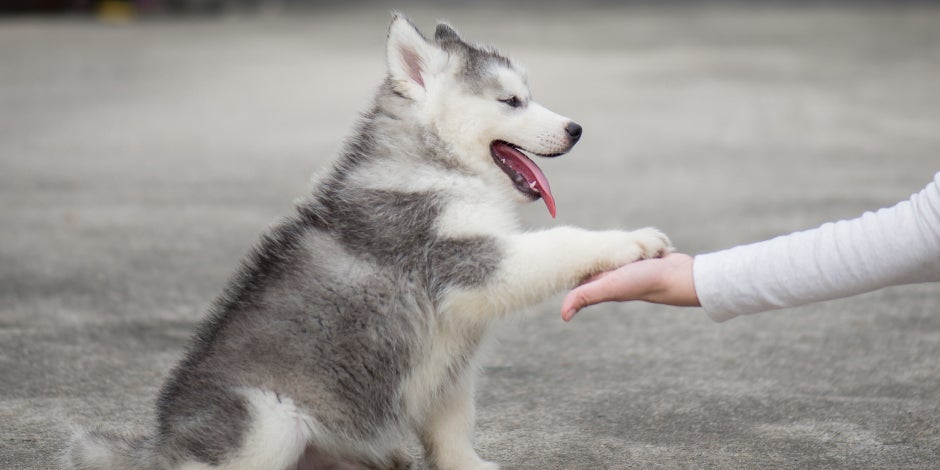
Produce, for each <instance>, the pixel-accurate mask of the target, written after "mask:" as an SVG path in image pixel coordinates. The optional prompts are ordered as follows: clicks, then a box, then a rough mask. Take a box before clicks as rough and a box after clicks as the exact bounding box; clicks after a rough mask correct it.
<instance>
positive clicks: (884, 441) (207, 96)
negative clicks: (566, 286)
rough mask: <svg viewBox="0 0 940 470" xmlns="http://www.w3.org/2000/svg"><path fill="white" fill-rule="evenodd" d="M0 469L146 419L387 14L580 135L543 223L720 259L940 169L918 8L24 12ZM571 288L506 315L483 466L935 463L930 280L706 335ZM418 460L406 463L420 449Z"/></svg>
mask: <svg viewBox="0 0 940 470" xmlns="http://www.w3.org/2000/svg"><path fill="white" fill-rule="evenodd" d="M0 5H2V7H3V8H2V11H3V12H5V13H6V14H7V16H3V17H0V468H3V469H7V468H10V469H45V468H55V464H54V459H55V456H56V455H57V453H58V452H59V450H60V449H61V447H62V445H63V442H64V441H65V439H66V437H67V435H68V433H69V429H70V427H71V426H73V425H76V424H86V425H87V424H101V425H103V426H104V427H106V428H113V429H125V430H128V431H142V430H145V429H146V428H147V426H149V425H150V423H152V419H153V416H152V406H153V402H154V399H155V394H156V392H157V390H158V387H159V386H160V384H161V381H162V380H163V377H165V375H166V374H167V372H168V370H169V369H170V368H171V367H172V366H173V365H174V363H175V362H176V361H177V360H178V359H179V358H180V355H181V353H182V348H183V347H184V345H185V343H186V341H187V338H188V335H189V334H190V332H191V330H192V328H193V326H194V325H195V323H196V322H197V321H198V320H199V318H200V317H201V315H202V314H203V312H204V311H205V309H206V307H207V306H208V304H209V303H210V302H211V301H212V299H213V298H214V297H215V296H216V295H217V294H218V293H219V292H220V290H221V288H222V286H223V285H224V283H225V281H226V279H227V277H228V276H229V274H230V273H231V272H232V270H233V269H234V267H235V266H236V265H237V263H238V261H239V259H240V257H241V256H242V255H243V254H244V253H245V252H246V251H247V250H248V248H249V247H250V246H251V245H252V243H253V242H254V241H255V240H256V239H257V237H258V235H259V234H260V233H262V232H263V231H264V230H265V229H266V227H268V226H269V224H271V223H272V222H274V221H275V220H277V218H278V217H279V216H281V215H284V214H287V213H289V212H290V210H291V207H292V201H293V200H294V199H295V198H297V197H299V196H300V195H302V194H303V193H304V192H305V191H306V190H307V184H308V179H309V176H310V175H311V174H312V173H314V172H316V171H318V170H320V169H322V168H324V167H325V165H327V164H328V162H329V161H330V160H331V159H332V158H333V157H334V155H335V154H336V152H337V150H338V149H339V148H340V147H341V145H342V141H343V139H344V138H345V137H346V136H347V135H348V133H349V131H350V129H351V127H352V125H353V124H354V123H355V121H356V117H357V113H358V112H360V111H362V110H363V109H364V108H365V107H366V106H367V105H368V103H369V101H370V97H371V94H372V92H373V89H374V87H375V86H376V85H378V84H379V83H380V81H381V80H382V77H383V74H384V60H385V59H384V40H385V28H386V24H387V22H388V20H389V10H390V9H392V8H393V7H394V8H397V9H400V10H402V11H404V12H405V13H407V14H408V15H410V16H411V17H412V18H413V19H414V20H415V21H416V23H417V24H418V25H419V26H420V27H422V28H423V29H424V30H425V31H430V30H432V28H433V27H434V24H435V21H436V20H437V19H446V20H448V21H450V22H451V23H453V24H454V25H455V26H456V27H457V28H458V29H459V30H460V31H461V33H462V34H463V35H464V36H466V37H468V38H471V39H475V40H479V41H481V42H485V43H490V44H494V45H496V46H498V47H499V48H500V49H501V50H502V51H503V52H505V53H507V54H509V55H511V56H513V57H514V58H515V59H517V60H518V61H519V62H521V63H523V64H524V65H525V66H526V67H527V69H528V71H529V77H530V79H529V81H530V84H531V86H532V89H533V91H534V94H535V97H536V98H537V99H538V100H539V101H541V102H543V103H544V104H546V105H548V106H549V107H551V108H553V109H554V110H556V111H558V112H560V113H563V114H566V115H568V116H570V117H572V118H574V119H575V120H577V121H578V122H580V123H581V124H582V125H583V126H584V128H585V137H584V139H583V140H582V142H581V143H580V144H579V145H578V147H577V148H576V149H575V150H574V152H572V153H571V154H570V155H568V156H565V157H563V158H560V159H556V160H551V161H545V162H540V163H541V165H542V168H543V170H545V173H546V174H547V175H548V177H549V179H550V180H551V182H552V187H553V189H554V193H555V196H556V198H557V199H558V212H559V216H558V219H557V220H551V219H550V218H549V217H548V215H547V214H546V212H545V209H544V207H543V206H542V205H541V204H533V205H530V206H526V207H523V208H521V215H522V218H523V220H524V222H525V225H526V226H527V227H531V228H540V227H550V226H554V225H558V224H574V225H580V226H584V227H589V228H598V229H600V228H613V227H638V226H646V225H654V226H657V227H659V228H661V229H663V230H664V231H666V232H667V233H668V234H670V235H671V236H672V239H673V241H674V242H675V243H676V245H677V246H678V247H679V248H680V249H681V250H683V251H685V252H688V253H693V254H694V253H702V252H708V251H714V250H718V249H722V248H726V247H731V246H734V245H735V244H740V243H746V242H752V241H757V240H761V239H765V238H768V237H772V236H775V235H779V234H783V233H788V232H790V231H794V230H799V229H805V228H809V227H813V226H816V225H819V224H821V223H823V222H826V221H830V220H835V219H840V218H851V217H855V216H857V215H859V214H861V213H862V212H863V211H866V210H872V209H877V208H880V207H885V206H890V205H893V204H894V203H896V202H898V201H900V200H902V199H906V198H907V197H908V196H909V195H910V194H911V193H913V192H916V191H918V190H920V189H921V188H923V187H924V185H925V184H927V182H928V181H930V180H931V178H932V175H933V174H934V173H935V172H936V171H938V170H940V7H937V6H935V5H933V4H931V3H926V2H903V3H896V2H863V3H849V2H835V3H833V2H799V3H796V4H784V3H768V2H759V3H743V2H742V3H704V4H699V3H693V2H667V3H656V2H645V3H629V4H619V3H615V2H598V3H590V4H574V3H571V2H550V3H541V2H538V3H536V2H532V3H519V4H511V5H508V4H507V5H504V4H501V3H498V2H480V3H477V2H472V3H466V4H465V3H458V2H445V3H443V4H429V3H417V2H411V1H404V2H401V3H398V4H394V5H393V4H390V3H389V4H386V3H369V2H354V3H352V4H348V3H343V4H327V3H306V2H300V1H290V0H285V1H283V2H261V1H244V2H242V1H236V2H225V1H222V0H175V1H172V0H166V1H162V0H140V1H135V2H121V1H117V0H106V1H92V0H12V1H10V0H5V1H3V2H0ZM559 304H560V297H559V298H556V299H552V300H551V301H548V302H546V303H544V304H542V305H541V306H539V307H538V308H535V309H532V312H531V313H530V314H528V315H525V316H521V317H519V318H517V319H515V320H511V321H508V322H506V323H505V324H504V325H503V326H502V327H501V328H500V329H499V332H498V334H497V336H498V340H499V341H498V342H497V343H496V344H495V345H494V346H493V347H492V350H491V351H490V354H489V356H488V359H487V360H486V361H485V362H484V365H485V369H484V374H483V378H482V380H481V382H480V390H479V392H478V397H479V404H478V409H479V422H478V431H477V443H478V448H479V450H480V453H481V454H482V455H483V456H484V457H485V458H488V459H493V460H496V461H498V462H501V463H502V464H503V466H504V468H509V469H604V468H609V469H622V468H852V469H855V468H937V467H938V466H940V428H938V425H940V311H938V310H940V286H938V285H916V286H905V287H896V288H890V289H885V290H882V291H878V292H874V293H871V294H867V295H863V296H860V297H856V298H852V299H845V300H839V301H833V302H827V303H822V304H817V305H812V306H807V307H804V308H799V309H793V310H789V311H782V312H775V313H765V314H761V315H756V316H752V317H746V318H739V319H735V320H733V321H731V322H728V323H723V324H715V323H712V322H711V321H710V320H708V319H707V318H706V317H705V316H704V314H703V313H702V312H701V311H699V310H697V309H678V308H668V307H661V306H653V305H648V304H608V305H603V306H598V307H594V308H592V309H590V310H587V311H585V312H583V313H582V314H581V315H580V316H579V317H578V318H576V320H575V321H574V322H572V323H571V324H564V323H563V322H562V321H561V320H560V318H559V313H558V309H559ZM415 451H416V450H415Z"/></svg>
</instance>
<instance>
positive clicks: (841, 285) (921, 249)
mask: <svg viewBox="0 0 940 470" xmlns="http://www.w3.org/2000/svg"><path fill="white" fill-rule="evenodd" d="M692 270H693V276H694V281H695V290H696V293H697V294H698V298H699V301H700V302H701V304H702V307H704V308H705V312H706V313H707V314H708V316H709V317H711V318H712V320H715V321H718V322H721V321H725V320H729V319H731V318H734V317H736V316H738V315H745V314H750V313H757V312H762V311H765V310H773V309H778V308H785V307H795V306H798V305H803V304H807V303H810V302H816V301H821V300H830V299H835V298H840V297H847V296H850V295H855V294H861V293H863V292H868V291H872V290H875V289H878V288H881V287H886V286H893V285H899V284H911V283H918V282H932V281H940V173H937V174H936V175H934V181H933V182H931V183H930V184H928V185H927V187H926V188H924V189H923V190H922V191H920V192H919V193H916V194H914V195H913V196H911V198H910V199H908V200H906V201H903V202H901V203H899V204H897V205H896V206H893V207H890V208H886V209H881V210H879V211H877V212H866V213H865V214H863V215H862V216H861V217H859V218H857V219H852V220H843V221H839V222H834V223H827V224H824V225H822V226H820V227H818V228H815V229H812V230H806V231H803V232H796V233H792V234H790V235H784V236H781V237H777V238H774V239H772V240H767V241H763V242H759V243H754V244H751V245H743V246H738V247H735V248H731V249H727V250H723V251H718V252H714V253H708V254H704V255H699V256H696V257H695V261H694V263H693V269H692Z"/></svg>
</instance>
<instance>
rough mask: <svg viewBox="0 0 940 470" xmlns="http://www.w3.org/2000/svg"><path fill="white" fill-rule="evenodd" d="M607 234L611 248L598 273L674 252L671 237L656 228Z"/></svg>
mask: <svg viewBox="0 0 940 470" xmlns="http://www.w3.org/2000/svg"><path fill="white" fill-rule="evenodd" d="M605 233H607V234H608V236H609V237H610V239H609V240H607V243H608V245H607V246H609V247H610V248H608V249H607V252H606V253H607V254H606V255H605V256H604V257H603V259H602V262H601V264H602V266H598V268H599V269H598V271H606V270H609V269H614V268H619V267H621V266H623V265H625V264H630V263H632V262H634V261H638V260H641V259H647V258H659V257H661V256H664V255H666V254H667V253H669V252H671V251H673V248H672V243H670V242H669V237H667V236H666V235H664V234H663V233H662V232H660V231H659V230H656V229H655V228H642V229H639V230H634V231H632V232H620V231H614V232H605ZM592 274H593V273H592Z"/></svg>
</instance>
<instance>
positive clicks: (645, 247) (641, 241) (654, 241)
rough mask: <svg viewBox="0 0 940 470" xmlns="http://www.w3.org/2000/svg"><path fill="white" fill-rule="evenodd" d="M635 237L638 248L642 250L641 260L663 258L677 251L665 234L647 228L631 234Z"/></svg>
mask: <svg viewBox="0 0 940 470" xmlns="http://www.w3.org/2000/svg"><path fill="white" fill-rule="evenodd" d="M630 233H631V235H633V236H634V237H635V241H636V244H637V247H638V248H639V249H640V258H639V259H648V258H662V257H663V256H666V255H667V254H669V253H672V252H673V251H675V250H676V249H675V248H674V247H673V246H672V242H670V241H669V237H667V236H666V234H664V233H663V232H660V231H659V230H657V229H655V228H653V227H646V228H641V229H639V230H634V231H633V232H630Z"/></svg>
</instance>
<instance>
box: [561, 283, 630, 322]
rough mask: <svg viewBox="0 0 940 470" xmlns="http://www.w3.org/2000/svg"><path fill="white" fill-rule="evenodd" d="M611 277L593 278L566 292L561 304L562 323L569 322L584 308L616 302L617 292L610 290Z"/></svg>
mask: <svg viewBox="0 0 940 470" xmlns="http://www.w3.org/2000/svg"><path fill="white" fill-rule="evenodd" d="M611 277H612V276H609V275H608V276H601V277H598V278H594V279H593V280H590V281H588V282H586V283H584V284H581V285H580V286H578V287H575V288H574V289H572V290H571V292H568V295H566V296H565V299H564V300H563V301H562V302H561V318H562V320H564V321H571V319H572V318H574V316H575V314H576V313H578V311H579V310H581V309H582V308H584V307H587V306H590V305H594V304H598V303H601V302H607V301H611V300H616V295H617V292H616V290H614V289H611V288H610V281H609V280H610V279H611Z"/></svg>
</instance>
